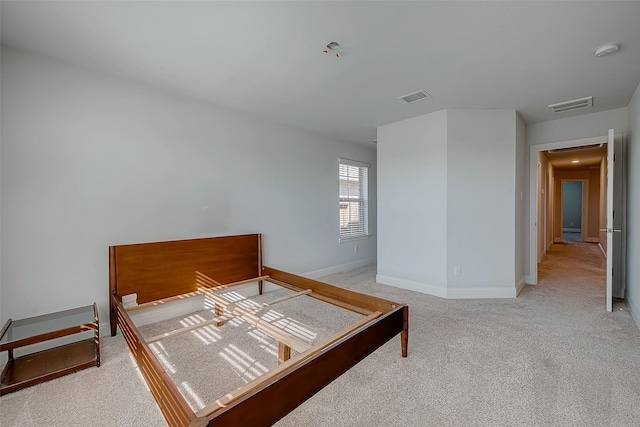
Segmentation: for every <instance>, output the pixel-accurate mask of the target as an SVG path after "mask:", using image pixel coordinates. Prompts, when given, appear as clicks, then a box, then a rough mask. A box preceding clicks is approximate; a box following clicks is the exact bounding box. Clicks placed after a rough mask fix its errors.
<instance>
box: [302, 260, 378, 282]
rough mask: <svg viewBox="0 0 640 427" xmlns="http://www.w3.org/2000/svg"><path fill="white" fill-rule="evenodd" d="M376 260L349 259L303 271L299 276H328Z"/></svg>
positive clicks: (313, 277) (310, 277)
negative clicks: (306, 271)
mask: <svg viewBox="0 0 640 427" xmlns="http://www.w3.org/2000/svg"><path fill="white" fill-rule="evenodd" d="M376 262H377V258H376V257H373V258H367V259H361V260H358V261H351V262H347V263H344V264H338V265H334V266H332V267H326V268H321V269H319V270H314V271H310V272H308V273H303V274H301V276H304V277H306V278H308V279H317V278H318V277H323V276H328V275H330V274H336V273H342V272H343V271H349V270H355V269H356V268H358V267H363V266H365V265H369V264H375V263H376Z"/></svg>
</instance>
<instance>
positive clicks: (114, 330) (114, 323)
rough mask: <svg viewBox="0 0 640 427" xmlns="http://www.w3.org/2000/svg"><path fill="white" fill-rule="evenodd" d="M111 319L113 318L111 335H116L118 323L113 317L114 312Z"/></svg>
mask: <svg viewBox="0 0 640 427" xmlns="http://www.w3.org/2000/svg"><path fill="white" fill-rule="evenodd" d="M110 320H111V336H112V337H115V336H116V333H117V329H116V328H117V326H118V325H116V322H115V320H114V318H113V314H112V315H111V319H110Z"/></svg>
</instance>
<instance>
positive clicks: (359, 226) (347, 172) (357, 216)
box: [339, 159, 369, 241]
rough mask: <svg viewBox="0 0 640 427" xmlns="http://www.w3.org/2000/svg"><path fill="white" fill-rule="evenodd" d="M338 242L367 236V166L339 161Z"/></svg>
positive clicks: (350, 161)
mask: <svg viewBox="0 0 640 427" xmlns="http://www.w3.org/2000/svg"><path fill="white" fill-rule="evenodd" d="M339 165H340V171H339V178H340V240H341V241H342V240H346V239H353V238H356V237H364V236H368V235H369V200H368V199H369V176H368V175H369V165H368V164H366V163H361V162H356V161H354V160H347V159H340V163H339Z"/></svg>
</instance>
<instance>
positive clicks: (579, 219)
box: [560, 179, 589, 243]
mask: <svg viewBox="0 0 640 427" xmlns="http://www.w3.org/2000/svg"><path fill="white" fill-rule="evenodd" d="M561 183H562V186H561V194H560V199H561V209H562V211H561V212H562V213H561V215H560V217H561V225H560V226H561V228H562V241H563V242H565V243H567V242H585V241H588V232H587V231H588V230H587V224H588V223H589V181H588V180H585V179H580V180H578V179H575V180H574V179H563V180H562V181H561Z"/></svg>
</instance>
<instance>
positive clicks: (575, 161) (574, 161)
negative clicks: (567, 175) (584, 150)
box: [571, 160, 580, 163]
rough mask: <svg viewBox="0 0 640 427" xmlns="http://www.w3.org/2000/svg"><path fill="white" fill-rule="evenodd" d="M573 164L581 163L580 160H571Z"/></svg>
mask: <svg viewBox="0 0 640 427" xmlns="http://www.w3.org/2000/svg"><path fill="white" fill-rule="evenodd" d="M571 163H580V160H571Z"/></svg>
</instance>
